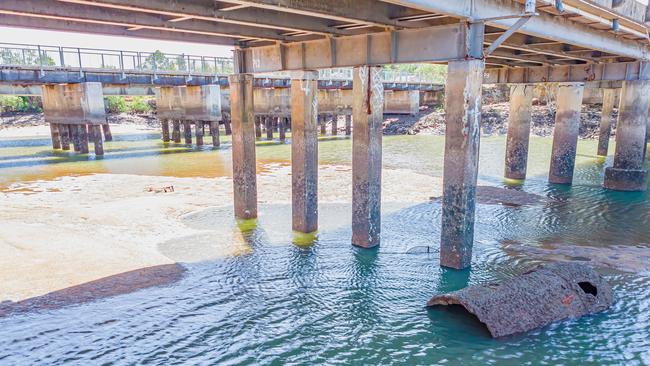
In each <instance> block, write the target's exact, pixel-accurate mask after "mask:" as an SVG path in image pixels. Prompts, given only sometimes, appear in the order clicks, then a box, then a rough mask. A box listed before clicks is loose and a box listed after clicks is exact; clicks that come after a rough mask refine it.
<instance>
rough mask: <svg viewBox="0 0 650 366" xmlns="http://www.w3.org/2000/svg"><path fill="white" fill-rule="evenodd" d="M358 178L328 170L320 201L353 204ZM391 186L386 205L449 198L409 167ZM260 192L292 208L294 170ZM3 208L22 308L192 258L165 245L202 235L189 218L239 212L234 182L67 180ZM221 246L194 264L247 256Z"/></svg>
mask: <svg viewBox="0 0 650 366" xmlns="http://www.w3.org/2000/svg"><path fill="white" fill-rule="evenodd" d="M350 180H351V168H350V167H349V166H321V167H320V169H319V202H320V203H335V202H350V200H351V194H352V193H351V186H350V184H349V182H350ZM383 180H384V182H385V184H384V187H385V189H383V191H382V201H383V202H425V201H427V200H428V199H429V197H430V196H437V195H440V193H441V192H440V183H441V182H440V179H439V178H432V177H430V176H425V175H421V174H417V173H414V172H412V171H409V170H388V169H385V170H384V172H383ZM165 186H174V192H173V193H156V192H148V190H149V188H150V187H151V188H154V189H155V188H161V187H165ZM423 186H427V187H430V190H423V189H422V187H423ZM258 187H259V188H258V192H259V202H260V204H265V203H266V204H268V203H284V204H286V203H287V202H290V199H291V175H290V167H287V166H281V165H276V166H273V167H271V168H270V170H265V173H262V174H259V175H258ZM270 187H272V188H270ZM0 205H2V207H3V210H2V211H0V221H1V222H3V225H0V252H2V253H3V255H2V256H0V302H2V301H7V300H9V301H19V300H24V299H27V298H31V297H35V296H41V295H45V294H47V293H50V292H53V291H57V290H61V289H65V288H68V287H71V286H77V285H80V284H83V283H86V282H89V281H94V280H97V279H101V278H104V277H108V276H113V275H116V274H119V273H123V272H128V271H133V270H137V269H142V268H146V267H152V266H159V265H165V264H172V263H175V262H176V261H177V259H187V258H186V257H183V258H170V257H169V256H166V255H164V254H163V253H161V251H160V249H159V245H160V244H161V243H165V242H170V241H174V240H178V239H180V238H183V237H188V236H191V235H195V234H199V233H201V230H198V229H196V228H192V227H190V226H188V225H185V224H184V223H183V217H184V215H187V214H190V213H192V212H196V211H199V210H204V209H206V208H208V207H231V205H232V181H231V179H230V178H226V177H221V178H175V177H159V176H138V175H122V174H94V175H87V176H76V177H71V176H66V177H62V178H59V179H55V180H51V181H36V182H23V183H15V184H12V185H11V186H10V187H9V189H8V190H6V191H4V192H0ZM35 208H38V209H35ZM221 249H222V251H221V252H220V253H216V254H215V253H214V252H211V253H210V258H204V257H203V256H202V255H199V256H198V257H197V256H193V257H192V256H190V259H192V260H202V259H213V258H214V257H215V256H217V257H218V256H228V255H233V254H237V253H239V248H236V247H232V246H229V245H225V246H223V247H221ZM199 252H200V251H199Z"/></svg>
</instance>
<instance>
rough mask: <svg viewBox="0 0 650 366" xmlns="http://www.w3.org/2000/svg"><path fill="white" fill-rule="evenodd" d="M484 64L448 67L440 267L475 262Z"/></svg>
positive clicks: (459, 63)
mask: <svg viewBox="0 0 650 366" xmlns="http://www.w3.org/2000/svg"><path fill="white" fill-rule="evenodd" d="M484 68H485V63H484V62H483V61H482V60H468V61H452V62H449V66H448V69H447V84H446V88H445V95H446V102H445V112H446V132H445V162H444V176H443V199H442V226H441V238H440V265H441V266H445V267H451V268H456V269H462V268H466V267H469V266H470V264H471V261H472V246H473V244H474V215H475V209H476V179H477V175H478V161H479V144H480V135H481V132H480V128H481V127H480V125H481V91H482V82H483V70H484ZM355 118H356V116H355ZM355 129H356V124H355Z"/></svg>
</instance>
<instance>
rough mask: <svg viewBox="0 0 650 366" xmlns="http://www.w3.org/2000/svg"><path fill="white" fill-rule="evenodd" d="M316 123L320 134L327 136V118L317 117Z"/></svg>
mask: <svg viewBox="0 0 650 366" xmlns="http://www.w3.org/2000/svg"><path fill="white" fill-rule="evenodd" d="M318 121H319V122H318V123H319V124H320V134H321V135H323V136H325V135H327V117H326V116H325V115H324V114H319V115H318Z"/></svg>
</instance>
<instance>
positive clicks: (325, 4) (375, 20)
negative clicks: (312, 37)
mask: <svg viewBox="0 0 650 366" xmlns="http://www.w3.org/2000/svg"><path fill="white" fill-rule="evenodd" d="M228 2H229V3H234V4H240V5H248V6H251V7H254V8H262V9H269V10H275V11H278V12H287V13H291V14H296V15H306V16H310V17H315V18H326V19H331V20H336V21H340V22H346V23H353V24H355V23H356V24H366V25H372V26H380V27H404V28H410V27H411V25H409V24H408V23H407V22H401V21H399V20H395V19H392V18H391V17H390V8H389V5H388V4H385V3H381V2H378V1H375V0H354V1H349V0H328V1H320V0H302V1H292V0H255V1H250V0H233V1H228Z"/></svg>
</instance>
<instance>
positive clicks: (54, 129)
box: [50, 123, 61, 149]
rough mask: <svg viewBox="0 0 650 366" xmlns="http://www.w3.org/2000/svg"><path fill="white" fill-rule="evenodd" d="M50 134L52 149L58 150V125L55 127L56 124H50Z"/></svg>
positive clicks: (59, 145)
mask: <svg viewBox="0 0 650 366" xmlns="http://www.w3.org/2000/svg"><path fill="white" fill-rule="evenodd" d="M50 134H51V135H52V148H53V149H60V148H61V136H60V134H59V125H57V124H56V123H50Z"/></svg>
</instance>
